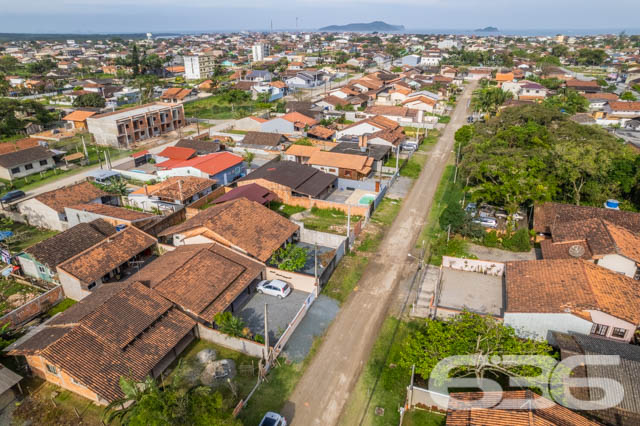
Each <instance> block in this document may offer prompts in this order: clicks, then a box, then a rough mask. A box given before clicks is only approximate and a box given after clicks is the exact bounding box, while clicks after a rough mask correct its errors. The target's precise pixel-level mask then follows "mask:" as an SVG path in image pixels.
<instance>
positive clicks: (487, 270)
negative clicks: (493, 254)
mask: <svg viewBox="0 0 640 426" xmlns="http://www.w3.org/2000/svg"><path fill="white" fill-rule="evenodd" d="M442 266H443V267H444V268H449V269H455V270H458V271H466V272H478V273H481V274H485V275H493V276H496V277H501V276H502V275H504V263H500V262H488V261H485V260H473V259H460V258H458V257H450V256H442Z"/></svg>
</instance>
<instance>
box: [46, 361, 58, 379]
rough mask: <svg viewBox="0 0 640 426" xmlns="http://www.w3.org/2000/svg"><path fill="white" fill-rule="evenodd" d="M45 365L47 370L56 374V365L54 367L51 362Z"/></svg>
mask: <svg viewBox="0 0 640 426" xmlns="http://www.w3.org/2000/svg"><path fill="white" fill-rule="evenodd" d="M46 365H47V371H48V372H49V373H51V374H55V375H56V376H57V375H58V369H57V368H56V367H54V366H53V365H51V364H46Z"/></svg>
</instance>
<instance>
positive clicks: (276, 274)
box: [267, 266, 316, 293]
mask: <svg viewBox="0 0 640 426" xmlns="http://www.w3.org/2000/svg"><path fill="white" fill-rule="evenodd" d="M267 279H268V280H282V281H286V282H288V283H289V284H291V286H292V287H293V289H294V290H302V291H305V292H307V293H312V292H314V291H316V279H315V277H314V276H312V275H307V274H301V273H298V272H289V271H283V270H281V269H278V268H273V267H271V266H267Z"/></svg>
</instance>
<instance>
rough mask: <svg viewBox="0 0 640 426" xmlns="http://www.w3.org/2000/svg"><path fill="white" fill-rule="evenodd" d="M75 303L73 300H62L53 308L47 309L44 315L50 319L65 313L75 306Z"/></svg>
mask: <svg viewBox="0 0 640 426" xmlns="http://www.w3.org/2000/svg"><path fill="white" fill-rule="evenodd" d="M76 303H77V302H76V301H75V300H73V299H68V298H64V299H62V301H60V303H58V304H57V305H56V306H54V307H53V308H51V309H49V310H48V311H47V313H46V315H47V316H48V317H52V316H54V315H55V314H59V313H60V312H64V311H66V310H67V309H69V308H70V307H72V306H73V305H75V304H76Z"/></svg>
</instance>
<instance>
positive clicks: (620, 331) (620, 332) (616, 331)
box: [611, 327, 627, 339]
mask: <svg viewBox="0 0 640 426" xmlns="http://www.w3.org/2000/svg"><path fill="white" fill-rule="evenodd" d="M626 334H627V330H625V329H624V328H618V327H613V332H612V333H611V335H612V336H613V337H618V338H620V339H624V336H625V335H626Z"/></svg>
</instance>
